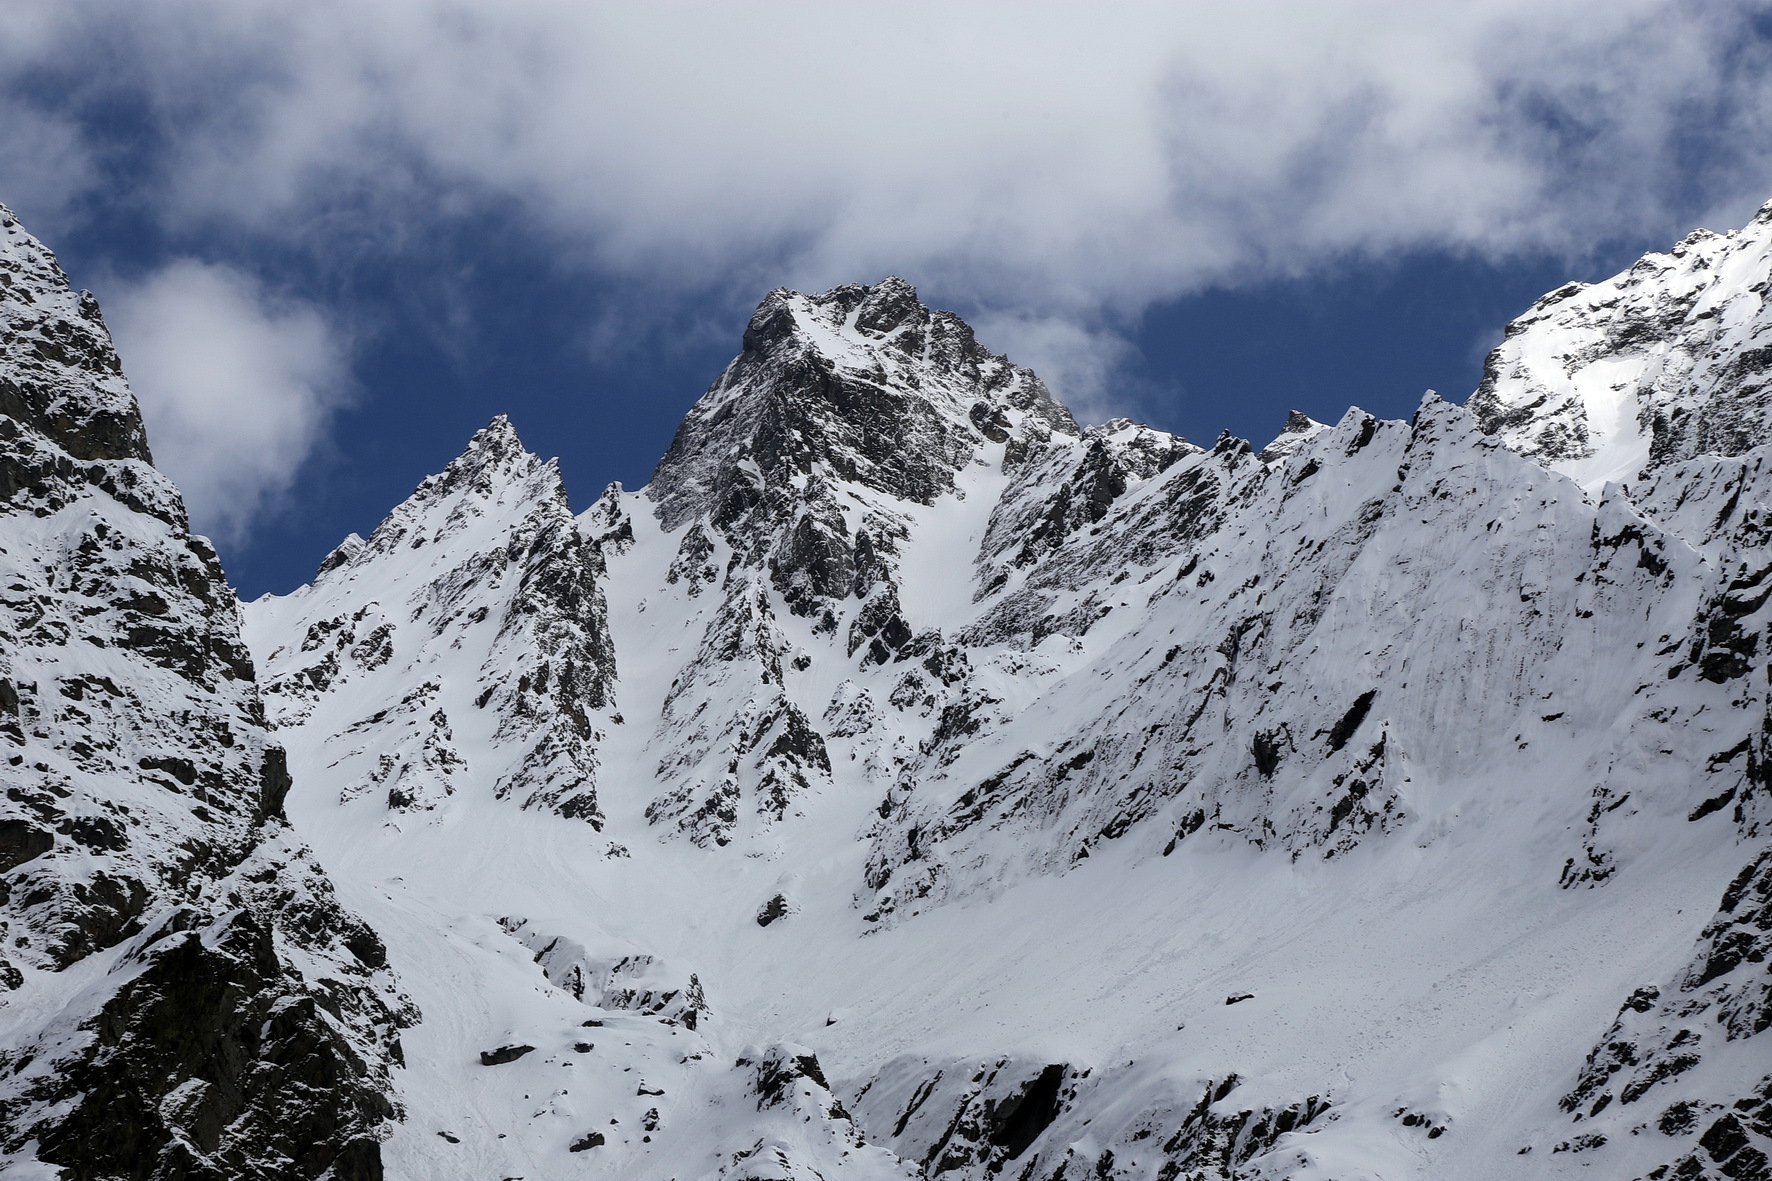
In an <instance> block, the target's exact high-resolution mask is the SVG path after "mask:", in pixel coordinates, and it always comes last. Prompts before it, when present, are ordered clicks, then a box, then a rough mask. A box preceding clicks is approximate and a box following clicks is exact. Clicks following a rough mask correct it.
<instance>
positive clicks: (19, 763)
mask: <svg viewBox="0 0 1772 1181" xmlns="http://www.w3.org/2000/svg"><path fill="white" fill-rule="evenodd" d="M0 234H3V236H0V533H3V539H0V566H3V567H4V569H3V570H0V584H3V585H4V587H5V590H4V592H3V595H0V635H3V637H4V640H3V642H0V784H3V785H4V788H5V799H4V803H3V804H0V874H3V877H0V939H3V941H4V942H3V944H0V989H3V990H4V992H3V994H0V1076H3V1079H4V1081H0V1154H4V1160H5V1162H6V1163H5V1165H4V1169H5V1171H8V1172H10V1171H12V1170H13V1169H20V1170H25V1171H29V1170H30V1169H31V1168H32V1167H33V1166H34V1167H36V1168H39V1169H50V1168H51V1167H54V1168H59V1169H62V1170H65V1173H61V1174H56V1173H53V1172H44V1173H41V1174H37V1173H33V1174H32V1175H66V1176H73V1177H81V1178H94V1179H98V1178H105V1179H109V1178H136V1177H149V1176H153V1177H237V1176H269V1175H275V1176H280V1177H312V1178H318V1177H321V1176H327V1177H334V1178H346V1177H350V1178H376V1177H380V1176H381V1175H382V1168H381V1152H380V1140H381V1139H382V1137H383V1136H385V1134H386V1132H387V1128H388V1125H389V1121H391V1120H392V1119H394V1118H397V1117H398V1115H399V1104H398V1100H397V1098H396V1096H395V1093H394V1086H393V1080H392V1076H391V1073H390V1068H391V1067H392V1066H393V1065H395V1064H397V1063H398V1061H399V1056H400V1043H399V1040H398V1033H399V1028H400V1026H401V1025H402V1024H403V1023H405V1022H408V1021H409V1020H410V1019H411V1017H412V1016H413V1014H412V1013H411V1012H410V1010H409V1009H408V1008H407V1006H406V1004H405V1002H404V1001H403V999H402V998H401V997H400V996H399V995H398V994H397V992H396V991H395V989H394V985H393V980H392V977H391V975H390V973H389V972H388V965H387V960H386V955H385V951H384V949H383V947H382V944H381V941H380V939H379V938H378V936H377V935H376V934H375V932H374V931H372V930H371V929H370V928H369V927H367V926H365V925H364V924H363V923H362V922H361V921H360V920H358V919H357V918H356V917H354V916H353V915H352V914H350V913H349V912H348V911H346V910H345V909H343V908H342V907H341V906H340V905H339V903H338V901H337V900H336V898H335V896H334V892H333V886H332V883H331V882H330V881H329V880H328V879H327V877H326V876H325V874H324V873H323V872H322V871H321V870H320V868H319V867H318V865H317V864H315V862H314V860H313V858H312V855H311V854H310V853H309V851H308V850H307V849H306V848H305V847H304V846H303V845H302V844H301V843H300V842H299V840H298V839H297V838H296V837H295V835H294V834H293V833H292V832H291V830H290V828H289V825H288V823H287V821H286V819H285V817H284V799H285V796H286V795H287V793H288V791H289V790H290V786H291V781H290V778H289V773H288V770H287V765H286V760H285V756H284V751H283V749H282V748H281V747H280V746H278V745H276V744H275V743H273V742H272V741H271V740H270V737H269V735H268V733H267V728H266V725H265V720H264V711H263V706H262V704H261V701H260V697H259V693H258V689H257V686H256V685H255V683H254V667H253V662H252V659H251V656H250V655H249V653H248V652H247V650H246V647H245V645H244V644H243V642H242V640H241V637H240V620H239V612H238V607H237V604H236V602H235V599H234V596H233V593H232V591H231V590H230V589H229V588H228V586H227V583H226V581H225V579H224V578H223V576H222V571H221V568H220V565H219V563H218V562H217V559H216V555H215V552H214V551H213V550H212V549H211V548H210V546H209V544H208V542H206V541H205V540H204V539H202V538H201V537H195V536H193V535H191V534H190V532H189V531H188V528H187V524H186V518H185V510H184V505H183V502H182V500H181V499H180V497H179V494H178V491H177V490H176V489H175V488H174V487H173V486H172V484H171V483H170V482H169V481H168V480H167V479H166V478H165V477H164V476H162V475H161V474H160V473H159V472H157V471H156V470H155V469H154V468H153V466H152V464H151V461H150V455H149V451H148V446H147V441H146V436H145V433H144V431H143V428H142V422H141V416H140V414H139V412H138V410H137V407H136V404H135V400H134V398H133V397H132V395H131V394H130V392H129V387H128V385H127V383H126V382H125V380H124V378H123V374H122V369H121V366H120V363H119V361H118V357H117V354H116V351H115V350H114V349H113V348H112V346H111V342H110V337H109V334H108V332H107V331H106V328H105V324H104V321H103V319H102V317H101V316H100V314H99V310H98V305H97V303H96V301H95V300H93V298H92V296H91V295H90V294H88V293H85V292H80V293H75V292H74V291H73V290H72V289H71V288H70V287H69V285H68V281H67V277H66V276H65V275H64V274H63V273H62V271H61V268H60V267H59V265H58V264H57V263H56V260H55V256H54V255H53V254H51V253H50V252H49V251H48V250H47V249H46V248H44V247H43V246H42V244H41V243H39V242H37V241H36V240H35V239H34V238H32V237H31V236H30V235H29V234H28V233H26V232H25V230H24V229H23V228H22V227H21V226H20V225H19V224H18V222H17V220H16V219H15V218H14V217H13V216H12V214H11V213H10V212H9V211H7V210H5V209H4V208H0Z"/></svg>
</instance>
